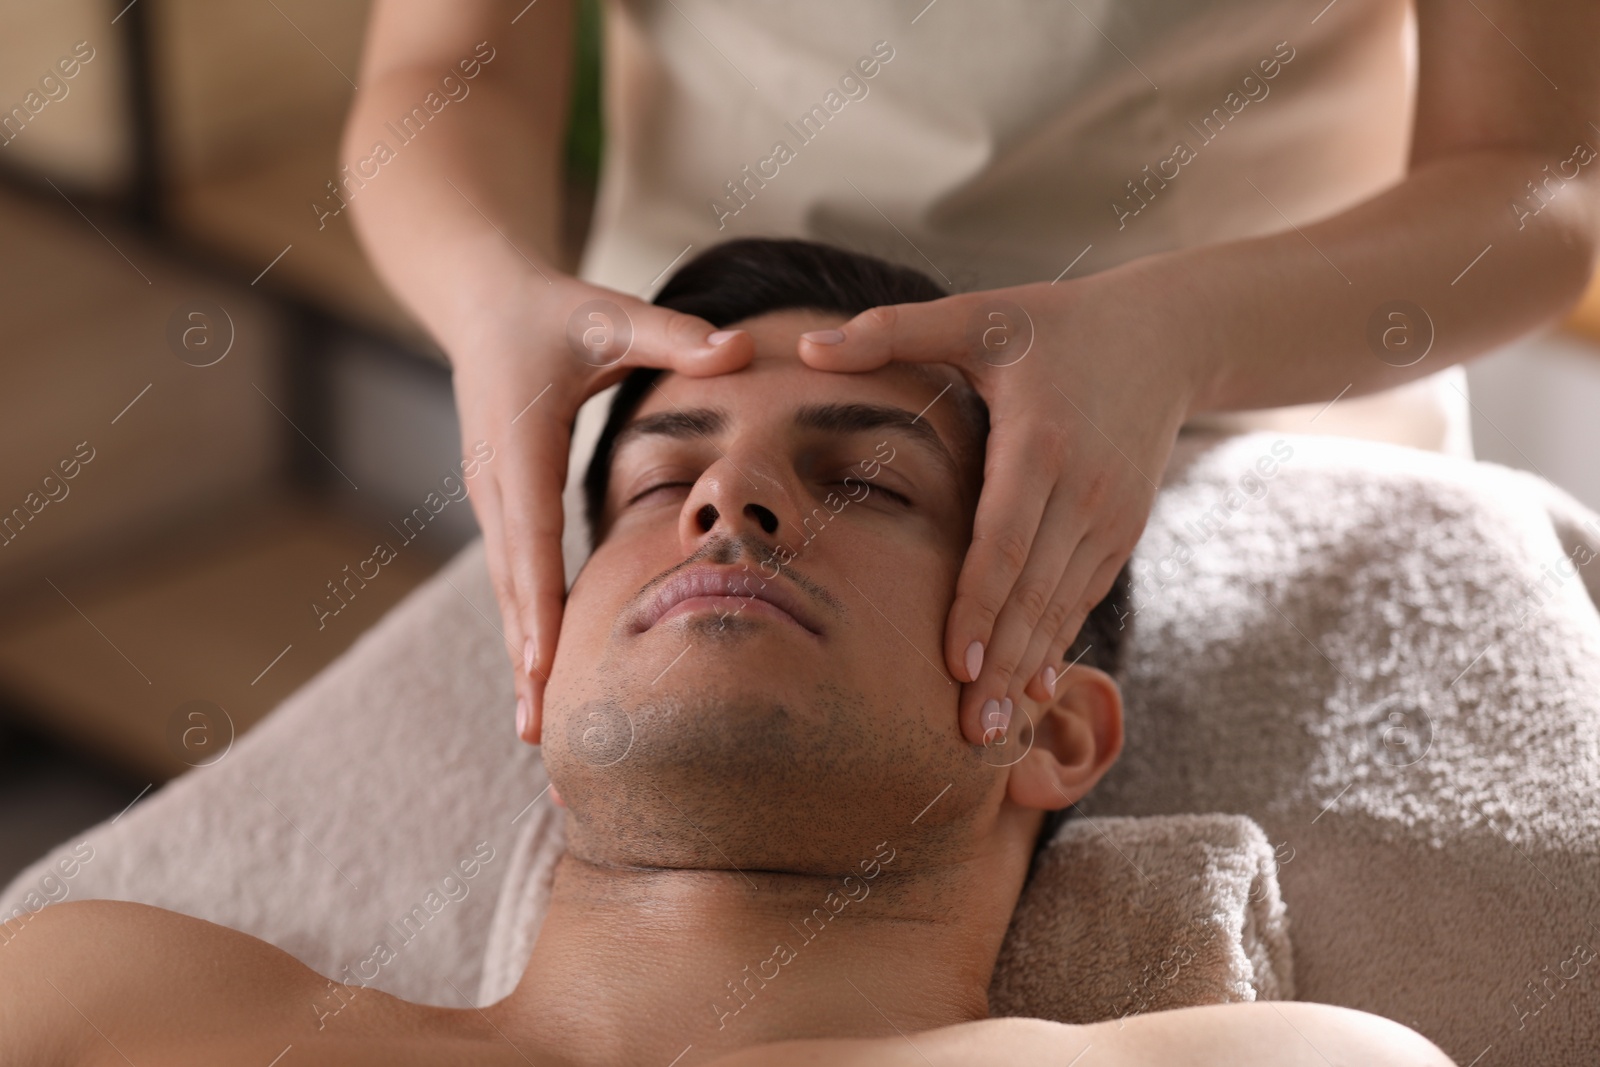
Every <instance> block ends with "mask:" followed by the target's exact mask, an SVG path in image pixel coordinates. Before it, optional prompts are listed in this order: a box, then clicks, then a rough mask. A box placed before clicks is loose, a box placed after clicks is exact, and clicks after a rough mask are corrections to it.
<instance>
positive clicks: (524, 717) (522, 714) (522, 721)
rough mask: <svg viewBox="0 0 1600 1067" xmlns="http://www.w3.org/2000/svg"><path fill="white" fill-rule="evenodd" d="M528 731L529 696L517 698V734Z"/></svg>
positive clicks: (520, 734) (519, 735)
mask: <svg viewBox="0 0 1600 1067" xmlns="http://www.w3.org/2000/svg"><path fill="white" fill-rule="evenodd" d="M527 732H528V698H527V697H519V698H517V736H518V737H521V736H522V735H523V734H525V733H527Z"/></svg>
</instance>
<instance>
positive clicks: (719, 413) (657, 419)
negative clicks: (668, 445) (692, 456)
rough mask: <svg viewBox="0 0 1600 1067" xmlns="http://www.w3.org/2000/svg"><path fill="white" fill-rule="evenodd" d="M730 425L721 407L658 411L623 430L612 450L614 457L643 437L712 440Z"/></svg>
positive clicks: (726, 414)
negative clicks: (709, 438) (624, 447)
mask: <svg viewBox="0 0 1600 1067" xmlns="http://www.w3.org/2000/svg"><path fill="white" fill-rule="evenodd" d="M727 424H728V413H727V412H726V411H724V410H723V409H721V408H690V409H689V410H687V411H685V410H684V409H682V408H679V409H678V410H676V411H658V412H656V413H655V414H654V415H645V416H642V417H640V418H637V419H634V420H633V421H632V422H630V423H628V425H626V426H624V427H623V428H622V429H621V430H619V431H618V432H617V436H616V439H615V440H613V441H612V442H611V451H612V453H613V454H615V453H618V452H621V451H622V446H623V445H626V444H627V443H628V442H630V441H633V440H635V439H636V438H640V437H671V438H680V439H681V438H693V437H710V436H711V435H712V434H715V433H718V432H720V431H721V430H722V428H723V427H724V426H726V425H727Z"/></svg>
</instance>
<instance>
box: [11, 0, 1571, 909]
mask: <svg viewBox="0 0 1600 1067" xmlns="http://www.w3.org/2000/svg"><path fill="white" fill-rule="evenodd" d="M0 10H3V11H4V25H5V27H6V29H7V32H6V33H5V34H4V35H0V315H3V321H4V325H5V333H4V336H5V346H4V349H3V350H0V352H3V354H0V361H3V364H0V365H3V376H0V606H3V609H4V610H0V883H3V882H4V881H7V880H9V879H10V878H11V876H12V875H13V874H14V873H16V872H17V871H18V870H20V869H21V868H22V867H24V866H25V865H26V864H27V863H29V862H31V861H32V860H33V859H35V858H37V857H38V856H39V855H41V854H43V853H44V852H45V851H46V850H47V849H49V848H50V847H51V846H53V845H55V844H57V843H59V842H62V841H65V840H67V839H68V838H70V837H71V836H72V835H73V834H74V833H76V832H78V831H79V830H81V829H83V828H86V827H88V826H90V825H93V824H95V823H97V822H99V821H101V820H102V819H105V818H108V817H111V816H115V815H117V814H118V813H119V812H121V811H123V810H126V808H127V807H129V806H130V805H131V804H133V803H136V802H137V801H138V800H139V799H140V798H141V797H144V796H147V795H148V794H149V792H150V791H151V790H152V789H155V788H158V787H159V786H160V785H161V784H162V783H163V782H165V781H166V780H168V779H169V778H171V777H173V776H175V775H178V774H181V773H182V772H184V771H186V770H188V769H189V768H190V767H192V766H195V765H198V764H201V763H205V762H208V761H210V760H213V759H215V758H218V757H219V756H220V755H221V754H222V753H224V752H225V751H226V748H227V746H228V744H230V743H231V741H232V739H233V738H235V737H236V736H237V735H239V734H242V733H243V732H245V731H246V730H248V729H249V728H250V727H251V726H252V725H253V724H254V723H256V722H257V721H258V720H259V719H260V718H261V717H262V716H263V715H265V714H266V713H267V712H269V711H271V710H272V708H273V707H275V706H276V705H277V703H278V702H279V701H281V700H282V699H283V698H284V697H286V696H288V695H289V694H290V693H291V692H293V691H294V689H295V688H297V687H298V686H299V685H300V684H302V683H303V682H305V681H306V680H308V679H309V678H311V677H312V676H313V675H314V674H316V672H317V671H319V670H320V669H321V668H322V667H324V666H326V665H327V664H328V663H329V662H330V661H331V660H333V659H334V658H335V657H336V656H337V655H338V654H339V653H340V652H342V651H343V650H344V649H345V648H347V647H348V646H349V645H350V644H351V642H353V641H354V640H355V638H356V637H357V636H358V635H359V634H360V633H361V632H362V631H363V630H364V629H366V628H367V627H368V626H370V625H371V624H372V623H374V622H375V621H377V620H378V619H379V618H380V617H381V616H382V615H383V614H384V613H385V612H386V611H387V610H388V609H389V608H390V607H392V606H393V605H394V604H395V603H396V602H397V601H398V600H400V599H401V598H402V597H403V596H405V595H406V593H408V592H409V591H410V590H411V589H412V588H414V587H415V586H416V585H417V584H418V583H419V582H421V581H422V580H423V579H425V578H426V577H427V576H428V575H429V574H431V573H432V572H433V571H434V570H435V569H436V568H438V567H439V566H440V565H441V564H442V563H443V562H444V561H446V560H447V559H448V558H449V557H450V556H451V555H452V554H453V553H454V552H455V551H457V550H458V549H459V548H460V547H462V546H463V545H464V544H466V543H467V542H468V541H470V540H471V539H472V538H473V537H474V536H475V535H476V533H477V528H476V525H475V523H474V521H473V516H472V511H471V505H470V503H469V502H468V501H467V500H465V499H463V500H460V501H459V502H449V503H448V504H447V505H446V506H445V507H443V508H442V509H440V510H438V511H437V512H436V513H434V512H433V511H432V510H431V509H428V508H425V507H424V500H425V499H426V498H428V496H429V494H430V493H432V492H435V491H437V490H438V488H439V486H440V482H441V479H443V478H444V477H445V476H446V475H448V474H450V473H452V472H453V471H454V470H455V469H456V467H457V465H458V464H459V461H460V457H461V452H460V442H459V435H458V429H457V425H456V420H455V413H454V407H453V403H452V399H451V393H450V376H449V371H448V367H447V366H446V364H445V363H444V362H443V358H442V356H441V355H440V353H439V352H438V351H437V350H436V349H435V348H434V346H433V345H432V343H431V342H430V341H429V339H428V338H427V337H426V336H424V335H423V333H422V332H421V330H420V329H419V328H418V326H417V324H416V323H415V322H414V321H413V320H412V319H411V318H410V317H409V316H408V315H407V314H406V313H405V312H404V311H403V310H402V309H401V308H400V307H399V306H398V305H397V304H396V303H395V301H394V300H393V299H392V298H391V297H390V296H389V295H388V294H387V292H386V291H385V290H384V289H383V287H382V285H381V284H380V283H379V282H378V280H377V278H376V276H375V275H374V274H373V272H372V270H371V269H370V268H369V267H368V266H367V264H366V262H365V260H364V258H363V256H362V253H361V251H360V249H359V248H358V246H357V243H356V240H355V236H354V234H353V232H352V230H351V228H350V223H349V220H348V216H347V215H345V214H343V213H341V214H338V215H334V216H331V217H327V218H325V219H319V215H324V214H325V213H326V210H327V205H328V204H329V203H330V201H329V200H328V188H327V186H328V183H329V182H330V181H333V180H335V179H337V177H338V176H339V168H338V164H337V159H336V157H337V146H338V142H339V136H340V131H341V128H342V124H343V121H344V116H345V112H346V109H347V107H348V106H349V102H350V97H351V94H352V93H353V91H354V84H353V79H354V78H355V77H356V76H357V74H358V71H359V66H360V55H361V46H362V38H363V30H364V26H365V21H366V14H367V4H366V3H364V2H360V0H343V2H338V3H326V2H313V0H132V2H129V0H111V2H101V0H51V2H50V3H45V4H40V3H23V2H22V0H0ZM600 18H601V13H600V11H599V10H598V0H585V2H584V3H582V5H581V16H580V18H579V20H578V25H577V32H576V33H575V35H574V40H573V43H572V46H573V48H574V49H575V51H576V53H577V57H578V64H577V71H578V84H577V85H576V87H575V93H574V99H573V114H572V126H571V134H570V136H569V139H568V143H567V174H568V182H567V211H566V231H565V241H564V243H565V255H566V258H567V262H566V264H565V266H566V268H567V269H569V270H572V269H575V267H576V264H577V261H578V256H579V252H580V250H581V248H582V247H583V241H584V237H585V234H586V232H587V226H588V220H589V215H590V210H591V207H592V204H593V201H594V186H595V180H596V175H597V173H598V166H599V159H600V151H601V142H602V137H601V133H602V131H601V128H600V115H599V54H598V52H599V46H598V42H599V20H600ZM67 71H71V72H72V73H71V74H70V75H68V74H67V73H66V72H67ZM316 205H323V207H322V208H321V210H319V209H318V207H317V206H316ZM1469 375H1470V379H1471V393H1472V400H1473V403H1474V409H1475V410H1474V422H1473V432H1474V447H1475V449H1476V452H1477V455H1478V457H1479V458H1480V459H1487V460H1493V461H1496V462H1500V463H1505V464H1508V465H1510V466H1515V467H1521V468H1525V469H1530V470H1534V471H1536V472H1538V473H1540V474H1542V475H1543V476H1544V477H1546V478H1548V479H1550V480H1551V481H1553V482H1556V483H1557V484H1559V485H1562V486H1563V487H1565V488H1566V489H1568V490H1569V491H1570V492H1572V493H1573V494H1574V495H1575V496H1577V497H1578V498H1579V499H1581V500H1583V501H1584V502H1585V503H1586V504H1588V505H1589V506H1590V507H1592V508H1596V509H1600V470H1597V468H1596V466H1595V464H1594V463H1593V462H1592V459H1593V457H1594V456H1595V455H1597V454H1600V418H1597V417H1596V413H1597V412H1600V289H1592V290H1591V293H1590V297H1589V299H1587V300H1586V301H1585V303H1584V306H1583V307H1582V308H1580V309H1579V311H1578V312H1577V313H1576V314H1575V315H1574V316H1573V317H1572V318H1571V319H1570V320H1569V321H1568V322H1566V323H1564V324H1563V325H1562V326H1560V327H1559V328H1556V329H1552V330H1550V331H1547V332H1545V333H1543V334H1541V335H1539V336H1537V337H1533V338H1530V339H1528V340H1526V341H1523V342H1519V343H1518V344H1516V345H1513V346H1510V347H1508V348H1506V349H1504V350H1502V351H1500V352H1497V353H1494V354H1492V355H1490V356H1487V357H1485V358H1483V359H1480V360H1478V361H1475V362H1474V364H1473V365H1472V366H1471V367H1470V369H1469ZM434 499H435V500H437V499H438V498H437V497H435V498H434ZM419 509H420V510H419ZM379 541H386V542H388V543H389V544H391V545H393V546H395V547H396V549H397V554H396V556H395V558H394V559H393V560H392V561H391V562H388V563H386V564H384V565H382V567H381V569H380V570H379V573H378V577H376V578H374V579H371V580H368V581H366V582H365V583H364V584H359V583H354V582H347V577H348V575H349V574H350V573H351V572H353V571H355V570H356V569H357V568H358V567H359V566H361V565H362V564H363V563H364V562H365V561H367V560H369V559H370V558H371V557H372V555H373V549H374V546H375V545H376V544H377V543H378V542H379ZM366 567H367V570H368V573H371V564H366ZM347 568H348V570H347ZM335 586H338V587H339V590H340V592H339V593H335V592H333V591H332V590H333V588H334V587H335ZM313 605H322V610H320V611H319V610H318V609H317V608H315V607H313ZM335 609H336V610H335ZM509 715H510V710H509V709H507V716H508V719H507V721H508V728H509Z"/></svg>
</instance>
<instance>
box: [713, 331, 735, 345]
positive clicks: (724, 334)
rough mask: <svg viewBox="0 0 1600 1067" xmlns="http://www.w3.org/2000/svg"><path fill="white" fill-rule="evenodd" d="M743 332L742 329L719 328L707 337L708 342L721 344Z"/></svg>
mask: <svg viewBox="0 0 1600 1067" xmlns="http://www.w3.org/2000/svg"><path fill="white" fill-rule="evenodd" d="M742 332H743V331H742V330H718V331H717V332H716V333H714V334H712V335H711V336H709V337H707V338H706V344H708V345H720V344H721V343H722V342H724V341H728V340H731V339H733V338H734V337H737V336H738V335H739V334H740V333H742Z"/></svg>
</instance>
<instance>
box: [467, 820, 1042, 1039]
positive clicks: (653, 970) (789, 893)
mask: <svg viewBox="0 0 1600 1067" xmlns="http://www.w3.org/2000/svg"><path fill="white" fill-rule="evenodd" d="M917 859H918V857H916V856H914V855H911V854H909V853H908V852H907V850H906V849H905V848H903V847H902V848H901V849H899V850H898V851H897V850H896V849H895V848H894V846H893V845H892V844H890V843H885V844H884V845H883V846H880V847H879V848H878V849H877V850H876V852H875V853H873V854H871V855H869V856H865V857H863V858H862V862H861V864H860V865H859V866H857V867H856V868H854V869H853V872H852V873H851V874H850V876H849V877H848V879H847V878H846V876H845V875H844V874H831V875H821V876H819V875H808V874H786V873H776V872H754V871H751V872H743V873H741V872H739V871H735V870H730V871H724V870H675V869H639V868H619V867H609V866H600V865H596V864H592V863H588V862H586V861H584V860H581V859H578V858H576V857H574V856H573V855H572V854H571V853H568V854H567V855H565V856H563V857H562V859H561V861H560V863H559V865H558V866H557V869H556V876H555V883H554V886H553V887H552V892H551V898H550V907H549V910H548V912H547V913H546V916H545V919H544V924H543V926H542V927H541V930H540V934H539V939H538V942H537V944H536V945H535V946H534V950H533V955H532V958H531V959H530V960H529V963H528V967H527V970H526V972H525V973H524V974H523V977H522V980H521V981H520V982H519V984H518V985H517V988H516V990H515V992H513V993H512V995H511V996H510V997H508V998H507V999H506V1000H505V1001H503V1002H502V1003H501V1004H500V1005H499V1006H497V1008H496V1009H495V1011H496V1013H497V1014H498V1015H499V1016H500V1019H501V1022H500V1023H498V1024H497V1025H502V1026H503V1027H504V1028H506V1033H507V1036H508V1037H510V1038H511V1039H512V1041H513V1043H519V1044H520V1041H519V1039H518V1036H517V1035H519V1034H520V1035H522V1037H523V1038H525V1039H526V1041H527V1042H528V1043H529V1044H530V1045H531V1046H532V1047H535V1048H539V1049H543V1050H545V1052H546V1054H547V1055H548V1054H552V1053H553V1054H554V1055H556V1056H558V1057H560V1059H561V1060H562V1062H566V1063H574V1064H579V1063H581V1064H585V1065H610V1064H617V1065H622V1064H630V1065H631V1064H649V1063H654V1064H660V1065H662V1067H666V1065H667V1064H671V1063H673V1062H675V1061H676V1060H677V1058H678V1057H679V1056H680V1055H681V1054H682V1053H683V1052H684V1051H685V1049H686V1048H688V1047H689V1046H691V1045H692V1046H693V1047H694V1049H695V1053H694V1055H693V1057H692V1058H691V1059H690V1060H686V1061H685V1062H693V1061H697V1060H702V1059H703V1058H705V1057H706V1056H707V1054H709V1053H718V1054H720V1053H725V1052H730V1051H733V1050H735V1049H738V1048H745V1047H749V1046H752V1045H760V1044H766V1043H769V1042H774V1041H784V1040H795V1039H801V1038H822V1037H833V1038H840V1037H892V1036H894V1035H895V1034H896V1033H897V1032H898V1033H903V1034H914V1033H916V1032H918V1031H922V1030H927V1029H931V1028H933V1027H938V1026H945V1025H950V1024H954V1023H959V1022H966V1021H970V1020H973V1019H981V1018H984V1017H986V1016H987V1014H988V999H987V992H988V983H989V979H990V976H991V973H992V971H993V968H994V962H995V958H996V955H997V954H998V952H999V947H1000V941H1001V939H1002V938H1003V937H1004V935H1005V930H1006V927H1007V926H1008V925H1009V920H1010V915H1011V904H1012V901H1013V900H1014V899H1015V894H1016V888H1017V887H1016V885H1015V884H1006V885H1000V884H998V883H999V882H1003V881H1006V879H1005V878H1003V877H996V875H997V872H998V871H999V870H1003V869H1004V865H1003V864H1000V865H998V866H997V860H998V857H997V856H986V855H979V856H972V857H969V858H968V859H967V860H966V861H964V862H963V863H961V864H959V865H957V866H954V867H942V868H938V869H935V870H932V871H930V870H928V869H926V868H924V867H917V866H916V861H917ZM985 874H986V875H987V877H984V875H985Z"/></svg>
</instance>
